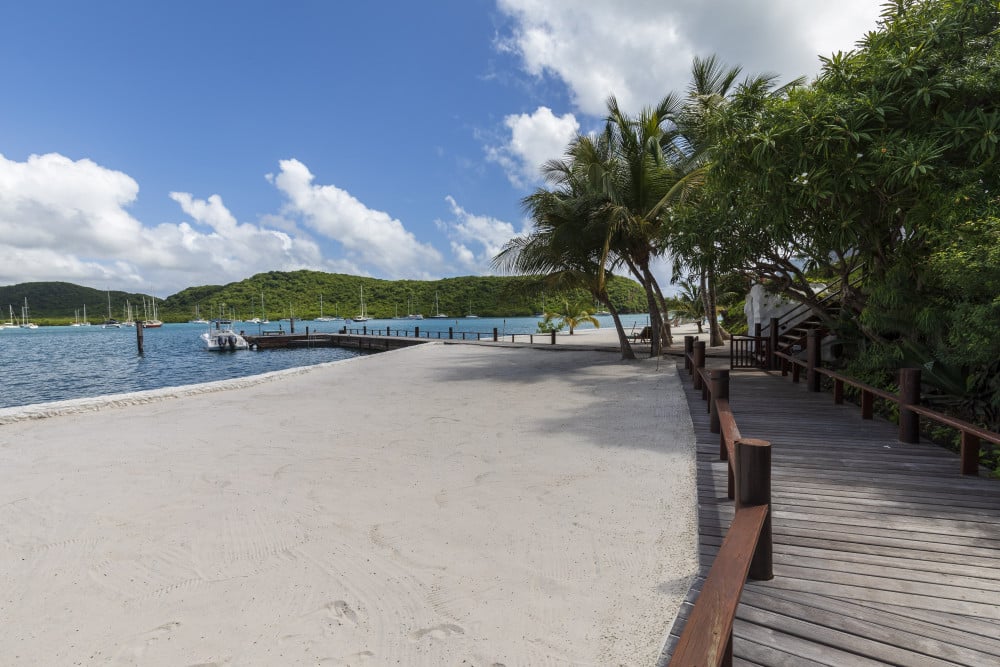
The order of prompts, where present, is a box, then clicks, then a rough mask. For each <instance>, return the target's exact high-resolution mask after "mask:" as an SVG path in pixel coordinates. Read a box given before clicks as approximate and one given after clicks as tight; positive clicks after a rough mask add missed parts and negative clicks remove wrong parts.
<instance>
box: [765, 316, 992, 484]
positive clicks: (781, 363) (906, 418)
mask: <svg viewBox="0 0 1000 667" xmlns="http://www.w3.org/2000/svg"><path fill="white" fill-rule="evenodd" d="M760 340H762V341H765V340H767V339H763V338H762V339H760ZM763 367H766V368H771V369H774V370H777V369H779V368H780V370H781V375H782V376H788V375H789V374H791V378H792V382H799V381H800V379H801V376H802V372H803V371H805V375H806V386H807V387H808V389H809V391H812V392H818V391H820V389H821V386H822V378H823V377H827V378H830V380H832V384H833V402H834V403H836V404H838V405H839V404H842V403H843V402H844V387H853V388H855V389H856V390H858V395H859V403H860V407H861V418H862V419H872V418H873V417H874V404H875V399H876V398H878V399H881V400H884V401H887V402H889V403H894V404H896V405H897V406H898V407H899V440H900V442H905V443H911V444H913V443H918V442H920V418H921V417H924V418H925V419H929V420H931V421H933V422H936V423H938V424H940V425H942V426H945V427H947V428H950V429H953V430H955V431H958V433H959V434H960V446H959V468H960V471H961V474H963V475H978V474H979V452H980V448H981V447H982V444H983V443H984V442H988V443H991V445H992V446H993V447H998V446H1000V433H996V432H993V431H989V430H987V429H984V428H982V427H980V426H976V425H975V424H972V423H969V422H967V421H963V420H961V419H956V418H955V417H951V416H949V415H946V414H943V413H941V412H937V411H935V410H931V409H930V408H927V407H925V406H922V405H920V369H919V368H901V369H900V370H899V393H898V394H894V393H892V392H889V391H885V390H883V389H879V388H878V387H873V386H871V385H868V384H865V383H864V382H861V381H860V380H856V379H854V378H851V377H848V376H846V375H843V374H842V373H838V372H836V371H834V370H831V369H828V368H823V366H822V362H821V358H820V334H819V332H818V331H813V332H810V333H809V335H808V337H807V340H806V358H805V359H801V358H799V357H798V356H796V355H794V354H788V353H785V352H778V351H776V350H774V349H773V348H772V354H771V359H770V360H769V361H768V363H767V364H764V365H763Z"/></svg>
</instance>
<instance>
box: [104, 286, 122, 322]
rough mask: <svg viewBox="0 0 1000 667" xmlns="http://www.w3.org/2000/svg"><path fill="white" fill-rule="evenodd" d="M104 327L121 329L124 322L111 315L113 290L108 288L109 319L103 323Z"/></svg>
mask: <svg viewBox="0 0 1000 667" xmlns="http://www.w3.org/2000/svg"><path fill="white" fill-rule="evenodd" d="M101 328H102V329H121V328H122V323H121V322H119V321H118V320H116V319H115V318H113V317H111V290H108V319H106V320H104V324H102V325H101Z"/></svg>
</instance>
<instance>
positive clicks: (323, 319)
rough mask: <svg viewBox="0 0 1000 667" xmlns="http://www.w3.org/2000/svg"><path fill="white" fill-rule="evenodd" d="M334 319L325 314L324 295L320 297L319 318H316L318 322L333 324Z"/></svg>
mask: <svg viewBox="0 0 1000 667" xmlns="http://www.w3.org/2000/svg"><path fill="white" fill-rule="evenodd" d="M333 320H334V318H332V317H327V316H326V315H324V314H323V295H322V294H320V295H319V317H317V318H316V321H317V322H333Z"/></svg>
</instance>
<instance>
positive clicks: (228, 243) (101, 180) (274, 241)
mask: <svg viewBox="0 0 1000 667" xmlns="http://www.w3.org/2000/svg"><path fill="white" fill-rule="evenodd" d="M138 193H139V186H138V184H137V183H136V182H135V180H134V179H132V178H131V177H130V176H128V175H126V174H124V173H122V172H120V171H115V170H112V169H108V168H106V167H103V166H101V165H98V164H96V163H94V162H93V161H91V160H87V159H81V160H72V159H70V158H67V157H65V156H63V155H59V154H56V153H51V154H47V155H32V156H30V157H29V158H28V159H27V160H26V161H24V162H17V161H14V160H8V159H7V158H5V157H4V156H3V155H0V257H2V258H3V261H2V262H0V283H3V284H11V283H19V282H30V281H46V280H67V281H71V282H77V283H80V284H85V285H90V286H95V287H103V286H111V287H114V288H116V289H150V288H152V289H153V290H154V291H155V292H157V293H161V294H162V293H170V292H173V291H177V290H179V289H182V288H184V287H188V286H190V285H195V284H218V283H220V282H228V281H230V280H239V279H242V278H245V277H246V276H248V275H252V274H253V273H257V272H260V271H269V270H275V269H278V270H282V269H284V270H291V269H299V268H327V267H330V266H331V263H330V262H326V261H324V260H323V257H322V254H321V252H320V250H319V247H318V246H317V245H316V243H315V242H314V241H312V240H311V239H310V238H309V237H308V236H299V237H293V236H291V235H290V234H287V233H285V232H281V231H277V230H273V229H268V228H265V227H261V226H259V225H254V224H248V223H239V222H238V221H237V220H236V219H235V217H234V216H233V215H232V214H231V213H230V212H229V210H228V209H227V208H226V207H225V205H224V204H223V202H222V199H221V198H220V197H218V196H217V195H212V196H210V197H209V198H208V199H206V200H201V199H196V198H194V197H193V196H192V195H191V194H189V193H172V194H171V195H170V196H171V197H172V198H173V199H174V201H176V202H177V203H178V204H179V205H180V207H181V209H182V211H183V212H184V213H186V214H187V215H189V216H190V217H191V218H192V220H193V224H191V223H188V222H179V223H163V224H159V225H156V226H153V227H147V226H144V225H143V224H142V223H141V222H140V221H139V220H137V219H136V218H134V217H133V216H132V215H131V214H130V213H129V212H128V210H127V209H128V207H129V206H130V205H131V204H133V203H134V202H135V200H136V197H137V196H138Z"/></svg>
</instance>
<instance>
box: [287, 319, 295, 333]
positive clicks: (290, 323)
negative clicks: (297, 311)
mask: <svg viewBox="0 0 1000 667" xmlns="http://www.w3.org/2000/svg"><path fill="white" fill-rule="evenodd" d="M288 333H295V318H294V317H289V318H288Z"/></svg>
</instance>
